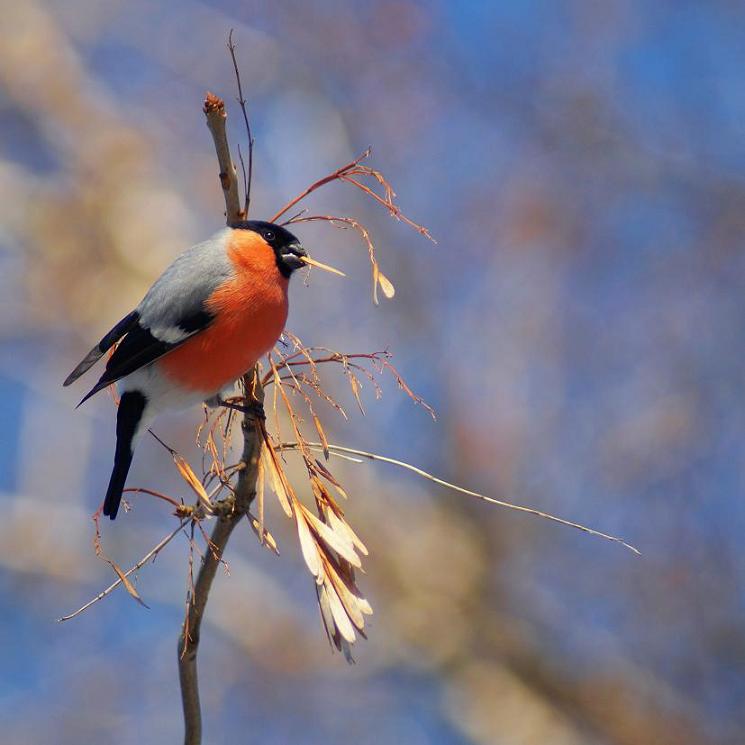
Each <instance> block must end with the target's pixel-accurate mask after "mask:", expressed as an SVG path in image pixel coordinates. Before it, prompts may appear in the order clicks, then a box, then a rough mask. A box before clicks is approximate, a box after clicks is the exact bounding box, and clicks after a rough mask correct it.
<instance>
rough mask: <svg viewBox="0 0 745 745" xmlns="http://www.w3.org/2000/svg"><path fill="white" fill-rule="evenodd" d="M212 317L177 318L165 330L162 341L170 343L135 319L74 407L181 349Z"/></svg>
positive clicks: (207, 314) (200, 313) (205, 314)
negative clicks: (176, 322)
mask: <svg viewBox="0 0 745 745" xmlns="http://www.w3.org/2000/svg"><path fill="white" fill-rule="evenodd" d="M213 318H214V316H213V315H212V314H211V313H210V312H209V311H206V310H200V311H198V312H197V313H194V314H192V315H190V316H187V317H186V318H183V319H181V321H180V322H179V325H178V326H176V327H173V328H172V329H169V330H168V331H169V332H170V333H169V334H167V336H166V338H169V339H171V341H167V340H164V339H159V338H158V337H157V336H155V335H153V333H152V332H151V331H150V329H146V328H144V327H143V326H141V325H140V323H139V320H138V321H137V322H136V323H135V324H134V325H133V326H132V327H131V328H130V329H129V331H127V335H126V336H125V337H124V339H122V341H121V343H120V344H119V346H118V347H117V348H116V351H115V352H114V354H112V355H111V359H109V361H108V363H107V364H106V370H105V372H104V374H103V375H102V376H101V379H100V380H99V381H98V383H96V385H94V386H93V388H91V390H90V391H88V393H87V394H86V395H85V396H84V398H83V399H82V400H81V402H80V403H79V404H78V406H80V404H82V403H84V402H85V401H87V400H88V399H89V398H90V397H91V396H93V395H95V394H96V393H98V392H99V391H100V390H103V389H104V388H106V386H108V385H111V384H112V383H115V382H116V381H117V380H120V379H121V378H123V377H124V376H125V375H129V374H131V373H133V372H134V371H135V370H139V369H140V368H141V367H145V366H146V365H149V364H151V363H152V362H155V360H157V359H158V358H159V357H162V356H163V355H164V354H167V353H168V352H170V351H171V350H173V349H176V347H179V346H181V344H183V343H184V342H185V341H186V340H187V339H190V338H191V337H192V336H194V335H195V334H198V333H199V332H200V331H204V329H206V328H207V326H209V325H210V323H212V320H213ZM91 364H92V363H91ZM89 367H90V365H89ZM86 369H87V368H86Z"/></svg>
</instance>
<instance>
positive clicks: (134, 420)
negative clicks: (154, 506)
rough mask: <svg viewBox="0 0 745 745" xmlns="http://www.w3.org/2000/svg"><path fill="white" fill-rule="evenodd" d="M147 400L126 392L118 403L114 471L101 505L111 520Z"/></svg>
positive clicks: (131, 392)
mask: <svg viewBox="0 0 745 745" xmlns="http://www.w3.org/2000/svg"><path fill="white" fill-rule="evenodd" d="M145 404H147V399H146V398H145V396H144V395H143V394H142V393H140V391H126V392H125V393H124V394H122V398H121V401H120V402H119V413H118V414H117V417H116V452H115V453H114V470H113V471H112V472H111V479H110V481H109V488H108V489H107V490H106V499H105V500H104V503H103V514H104V515H107V516H108V517H110V518H111V519H112V520H113V519H114V518H115V517H116V513H117V512H118V511H119V503H120V502H121V501H122V491H124V484H125V482H126V481H127V473H129V467H130V466H131V465H132V454H133V450H132V447H133V440H134V436H135V434H136V432H137V425H138V424H139V423H140V420H141V419H142V412H143V411H145Z"/></svg>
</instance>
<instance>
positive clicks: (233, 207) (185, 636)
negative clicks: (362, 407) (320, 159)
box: [178, 93, 264, 745]
mask: <svg viewBox="0 0 745 745" xmlns="http://www.w3.org/2000/svg"><path fill="white" fill-rule="evenodd" d="M204 113H205V116H206V117H207V126H208V127H209V130H210V132H211V133H212V138H213V140H214V142H215V151H216V153H217V159H218V162H219V164H220V182H221V184H222V188H223V194H224V196H225V210H226V211H225V216H226V222H227V224H228V225H231V224H232V223H234V222H236V221H237V220H241V219H243V218H244V217H245V213H243V212H242V211H241V209H240V200H239V197H238V178H237V173H236V170H235V166H234V165H233V162H232V159H231V157H230V147H229V145H228V140H227V134H226V132H225V120H226V115H225V104H224V102H223V101H222V100H221V99H219V98H217V96H214V95H212V94H211V93H208V94H207V98H206V100H205V103H204ZM242 385H243V389H244V392H245V400H246V403H249V402H250V403H251V404H252V408H253V409H254V415H253V416H251V415H249V414H245V415H244V417H243V421H242V423H241V430H242V432H243V455H242V462H243V464H244V468H243V469H242V470H241V472H240V475H239V477H238V483H237V485H236V489H235V493H234V494H231V495H230V496H229V497H228V498H227V499H225V500H224V502H222V503H220V504H218V505H216V506H215V514H216V515H217V524H216V525H215V527H214V529H213V531H212V535H211V536H210V544H209V546H208V547H207V551H206V552H205V554H204V558H203V559H202V564H201V566H200V568H199V574H198V575H197V581H196V582H195V584H194V590H193V593H192V594H191V596H190V597H189V602H188V610H187V613H186V617H185V618H184V624H183V626H182V629H181V635H180V636H179V642H178V661H179V662H178V664H179V682H180V684H181V701H182V704H183V710H184V744H185V745H200V743H201V742H202V712H201V707H200V703H199V677H198V673H197V653H198V651H199V637H200V631H201V626H202V619H203V617H204V613H205V611H206V609H207V601H208V599H209V593H210V589H211V588H212V582H213V581H214V579H215V575H216V573H217V568H218V567H219V566H220V564H221V562H222V557H223V554H224V553H225V547H226V546H227V543H228V540H229V538H230V535H231V534H232V532H233V529H234V528H235V526H236V525H237V524H238V523H239V522H240V521H241V520H242V519H243V516H244V515H245V514H246V513H247V512H248V508H249V506H250V505H251V501H252V500H253V498H254V496H255V495H256V479H257V476H258V462H259V456H260V454H261V445H262V440H261V436H260V430H259V428H258V427H257V426H256V420H255V417H257V416H261V417H263V402H264V389H263V387H262V386H261V383H260V379H259V376H258V372H257V370H256V369H254V370H253V371H252V372H250V373H247V374H246V375H244V376H243V379H242Z"/></svg>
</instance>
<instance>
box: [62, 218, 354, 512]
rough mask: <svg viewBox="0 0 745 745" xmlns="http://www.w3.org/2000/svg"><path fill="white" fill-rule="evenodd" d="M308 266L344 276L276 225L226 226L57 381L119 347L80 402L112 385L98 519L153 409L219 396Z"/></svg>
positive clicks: (257, 348)
mask: <svg viewBox="0 0 745 745" xmlns="http://www.w3.org/2000/svg"><path fill="white" fill-rule="evenodd" d="M305 265H314V266H318V267H320V268H322V269H326V270H329V271H334V272H336V273H337V274H341V272H339V271H338V270H334V269H333V268H332V267H328V266H326V265H324V264H321V263H320V262H317V261H315V260H313V259H311V258H310V257H309V256H308V253H307V252H306V250H305V249H304V248H303V246H302V244H301V243H300V241H299V240H298V239H297V238H296V237H295V236H294V235H293V234H292V233H291V232H290V231H289V230H287V229H286V228H284V227H282V226H280V225H275V224H273V223H270V222H265V221H261V220H243V221H240V222H236V223H233V224H232V225H230V226H229V227H226V228H224V229H222V230H220V231H219V232H217V233H216V234H215V235H213V236H212V237H211V238H209V239H208V240H206V241H204V242H202V243H198V244H197V245H195V246H192V247H191V248H189V249H187V250H186V251H184V252H183V253H182V254H180V255H179V256H178V257H177V258H176V259H175V260H174V261H173V263H172V264H171V265H170V266H169V267H168V268H167V269H166V270H165V271H164V272H163V274H161V276H160V277H159V278H158V279H157V280H156V281H155V282H154V283H153V285H152V287H151V288H150V289H149V290H148V291H147V293H146V294H145V297H144V298H143V299H142V301H141V302H140V304H139V305H138V306H137V307H136V308H135V309H134V310H133V311H132V312H131V313H128V314H127V315H126V316H125V317H124V318H122V320H121V321H119V323H117V324H116V325H115V326H114V327H113V328H112V329H111V330H110V331H109V332H108V333H107V334H106V335H105V336H104V337H103V338H102V339H101V341H100V342H99V343H98V344H97V345H96V346H95V347H93V349H91V351H90V352H89V353H88V354H87V355H86V356H85V357H84V358H83V360H82V361H81V362H80V364H79V365H78V366H77V367H76V368H75V369H74V370H73V371H72V372H71V373H70V375H68V376H67V378H66V379H65V381H64V383H63V385H64V386H69V385H71V384H72V383H73V382H75V381H76V380H77V379H78V378H79V377H80V376H81V375H83V374H84V373H85V372H87V371H88V370H89V369H90V368H91V367H92V366H93V365H94V364H95V363H96V362H97V361H98V360H99V359H100V358H101V357H102V356H103V355H104V354H105V353H106V352H108V351H109V350H110V349H112V347H114V345H115V344H117V343H118V346H117V347H116V349H115V350H114V352H113V354H112V355H111V356H110V357H109V360H108V362H107V364H106V369H105V370H104V372H103V374H102V375H101V377H100V379H99V380H98V382H97V383H96V384H95V385H94V386H93V388H91V390H90V391H88V393H87V394H86V395H85V396H84V397H83V399H82V400H81V401H80V403H79V404H78V406H80V405H81V404H83V403H84V402H85V401H87V400H88V399H89V398H90V397H91V396H93V395H95V394H96V393H98V392H99V391H101V390H103V389H104V388H106V387H108V386H109V385H111V384H113V383H116V385H117V388H118V393H119V408H118V411H117V419H116V448H115V451H114V466H113V469H112V472H111V478H110V480H109V485H108V488H107V490H106V497H105V499H104V502H103V514H104V515H106V516H108V517H109V518H111V519H112V520H114V519H115V518H116V515H117V512H118V510H119V505H120V503H121V499H122V492H123V490H124V486H125V483H126V480H127V474H128V473H129V469H130V466H131V464H132V458H133V455H134V448H135V444H136V442H137V440H138V438H139V437H140V436H141V435H142V433H143V432H145V431H147V429H148V428H149V427H150V425H151V424H152V422H153V420H154V419H155V418H156V417H157V416H158V415H159V414H160V413H162V412H163V411H168V410H175V409H184V408H187V407H189V406H192V405H194V404H195V403H200V402H202V401H205V402H207V403H210V404H212V405H215V403H220V402H222V401H223V399H222V396H223V395H225V394H226V392H228V391H230V390H231V389H232V387H233V385H234V383H235V381H236V380H237V379H238V378H240V377H241V376H242V375H243V374H244V373H246V372H247V371H248V370H250V369H251V368H252V367H253V366H254V365H255V364H256V362H257V361H258V360H259V359H260V358H261V357H262V356H263V355H264V354H266V353H267V352H268V351H269V350H271V349H272V348H273V347H274V345H275V344H276V342H277V340H278V339H279V337H280V336H281V334H282V331H283V329H284V325H285V322H286V320H287V313H288V308H289V305H288V285H289V280H290V276H291V275H292V273H293V272H294V271H295V270H297V269H299V268H300V267H302V266H305ZM228 395H229V394H228Z"/></svg>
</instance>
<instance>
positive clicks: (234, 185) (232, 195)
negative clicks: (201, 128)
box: [202, 93, 246, 225]
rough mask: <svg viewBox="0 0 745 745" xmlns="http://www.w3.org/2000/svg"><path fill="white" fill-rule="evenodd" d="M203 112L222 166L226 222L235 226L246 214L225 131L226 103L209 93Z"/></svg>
mask: <svg viewBox="0 0 745 745" xmlns="http://www.w3.org/2000/svg"><path fill="white" fill-rule="evenodd" d="M202 110H203V111H204V115H205V116H206V117H207V128H208V129H209V131H210V134H211V135H212V140H213V142H214V143H215V152H216V154H217V162H218V164H219V166H220V185H221V186H222V193H223V196H224V197H225V221H226V223H227V224H228V225H233V224H234V223H236V222H238V221H239V220H244V219H245V218H246V213H245V212H244V211H243V210H241V200H240V196H239V194H238V172H237V171H236V169H235V165H234V163H233V158H232V157H231V155H230V146H229V145H228V135H227V133H226V131H225V123H226V121H227V114H226V113H225V101H223V100H222V98H219V97H218V96H216V95H215V94H214V93H207V96H206V97H205V99H204V107H203V108H202Z"/></svg>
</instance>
